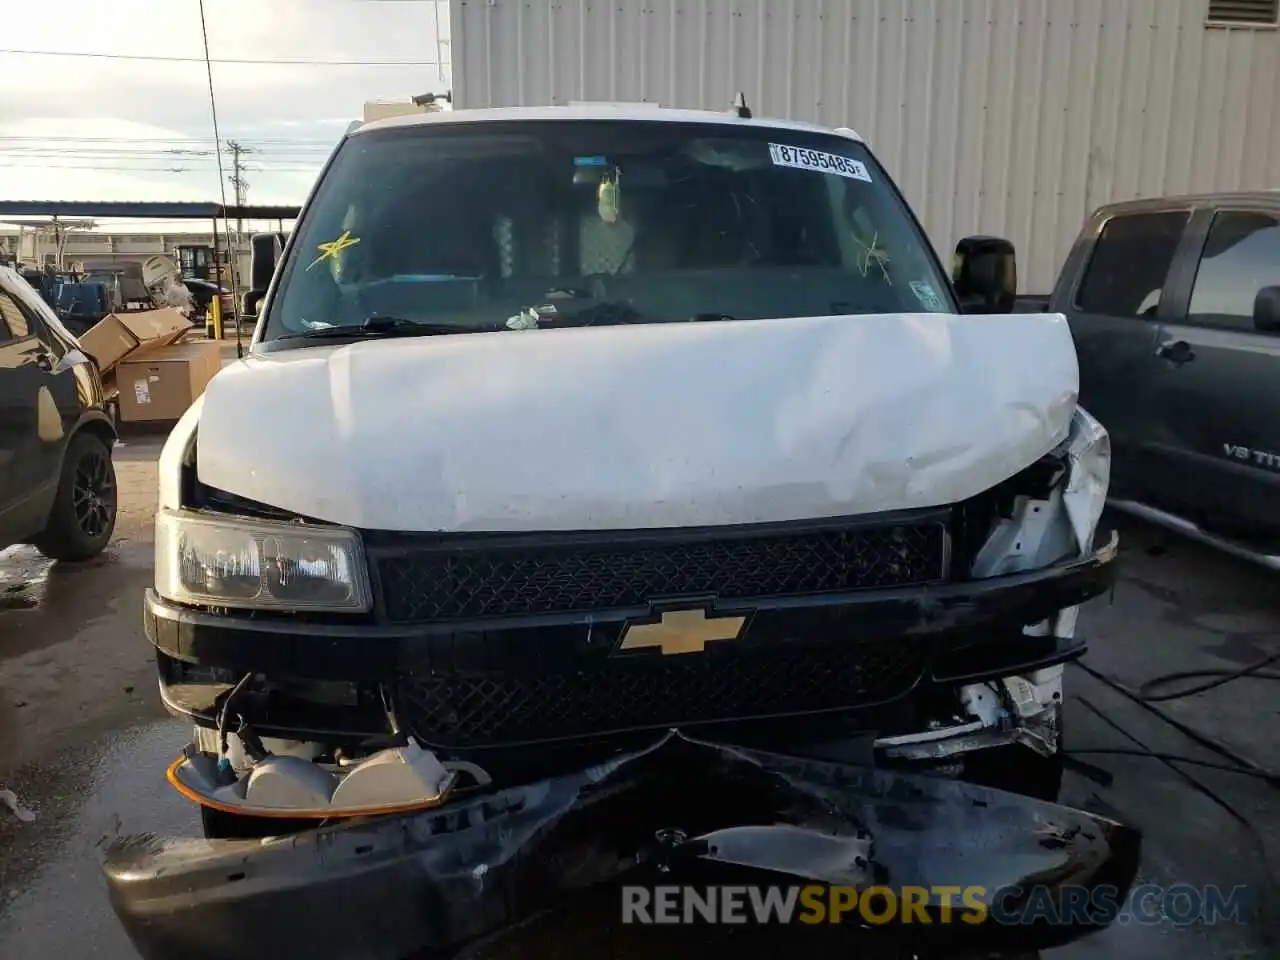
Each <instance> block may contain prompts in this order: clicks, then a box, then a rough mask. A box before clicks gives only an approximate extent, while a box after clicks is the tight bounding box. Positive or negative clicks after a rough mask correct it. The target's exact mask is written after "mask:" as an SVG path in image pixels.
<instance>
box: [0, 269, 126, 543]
mask: <svg viewBox="0 0 1280 960" xmlns="http://www.w3.org/2000/svg"><path fill="white" fill-rule="evenodd" d="M115 439H116V432H115V427H114V426H113V424H112V422H111V419H110V417H109V416H108V415H107V413H106V408H105V404H104V399H103V389H102V380H101V378H100V377H99V375H98V371H97V368H96V367H95V366H94V363H93V361H92V360H90V359H89V358H88V357H87V356H86V355H85V354H84V353H83V352H82V351H81V350H80V347H79V344H77V342H76V339H75V337H73V336H72V335H71V334H70V333H69V332H68V331H67V329H66V328H65V327H64V326H63V325H62V324H61V322H59V320H58V318H57V317H56V316H55V315H54V313H53V311H52V310H50V309H49V307H48V305H47V304H45V303H44V301H43V300H41V299H40V297H39V295H38V294H37V293H36V291H35V290H34V289H32V288H31V286H30V285H29V284H28V283H27V282H26V281H25V280H23V279H22V278H21V277H20V276H19V275H18V274H17V273H16V272H14V271H13V270H12V269H11V268H9V267H0V548H4V547H7V546H9V545H11V544H14V543H31V544H33V545H34V546H35V547H36V549H38V550H39V551H40V552H41V553H43V554H45V556H48V557H51V558H53V559H55V560H87V559H89V558H90V557H93V556H95V555H96V554H98V553H99V552H101V550H102V548H103V547H105V546H106V545H107V542H108V541H109V540H110V539H111V533H112V531H113V530H114V528H115V521H116V478H115V470H114V468H113V466H112V463H111V447H112V445H113V444H114V443H115Z"/></svg>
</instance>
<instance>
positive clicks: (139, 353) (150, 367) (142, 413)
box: [80, 308, 222, 423]
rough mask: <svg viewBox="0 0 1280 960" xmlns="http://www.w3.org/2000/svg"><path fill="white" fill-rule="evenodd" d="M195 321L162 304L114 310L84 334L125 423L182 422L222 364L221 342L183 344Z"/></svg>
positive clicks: (83, 344) (83, 340)
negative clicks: (153, 307) (160, 306)
mask: <svg viewBox="0 0 1280 960" xmlns="http://www.w3.org/2000/svg"><path fill="white" fill-rule="evenodd" d="M190 330H191V322H190V321H189V320H187V318H186V317H184V316H183V315H182V314H181V313H180V312H179V311H177V310H173V309H169V308H163V309H160V310H144V311H140V312H138V313H112V314H108V315H107V316H105V317H103V318H102V320H100V321H99V322H98V323H97V324H95V325H94V327H93V328H92V329H91V330H89V332H88V333H86V334H85V335H84V336H82V337H80V347H81V349H82V350H84V352H85V353H87V354H88V355H89V356H90V357H92V358H93V361H94V363H96V364H97V365H98V370H99V372H101V374H102V380H103V384H104V385H105V386H106V388H107V393H108V396H118V401H117V402H118V404H119V410H120V419H121V420H122V421H124V422H126V423H135V422H139V421H167V420H177V419H178V418H179V417H181V416H182V414H183V413H184V412H185V411H186V409H187V407H189V406H191V404H192V403H193V402H194V401H195V399H196V397H198V396H200V394H201V393H203V392H204V388H205V387H206V386H207V385H208V383H209V381H210V380H212V379H213V378H214V376H215V375H216V374H217V372H218V370H219V369H220V368H221V365H222V362H221V358H220V355H219V351H218V345H217V344H216V343H210V342H208V341H198V340H197V341H193V342H190V343H181V342H179V341H181V340H182V338H183V337H184V336H186V335H187V333H188V332H189V331H190Z"/></svg>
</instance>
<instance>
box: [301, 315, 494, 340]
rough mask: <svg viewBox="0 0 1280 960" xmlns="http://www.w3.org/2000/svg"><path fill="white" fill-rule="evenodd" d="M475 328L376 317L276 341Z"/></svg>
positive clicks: (469, 330) (439, 332) (428, 333)
mask: <svg viewBox="0 0 1280 960" xmlns="http://www.w3.org/2000/svg"><path fill="white" fill-rule="evenodd" d="M476 332H479V331H478V329H477V328H475V327H463V326H459V325H458V324H453V323H430V322H421V323H420V322H418V321H416V320H407V319H405V318H404V317H387V316H381V315H378V314H375V315H374V316H372V317H368V318H366V319H365V320H364V322H363V323H347V324H342V325H340V326H337V327H317V328H316V329H315V330H307V331H305V332H303V333H286V334H284V335H283V336H280V337H276V339H277V340H334V339H346V338H350V337H355V338H359V337H369V338H377V337H430V336H433V335H443V334H450V333H476Z"/></svg>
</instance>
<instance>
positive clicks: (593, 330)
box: [197, 313, 1079, 532]
mask: <svg viewBox="0 0 1280 960" xmlns="http://www.w3.org/2000/svg"><path fill="white" fill-rule="evenodd" d="M1078 381H1079V371H1078V369H1077V365H1076V354H1075V348H1074V345H1073V342H1072V339H1071V334H1070V332H1069V330H1068V328H1067V324H1066V319H1065V318H1064V317H1063V316H1061V315H1058V314H1043V313H1041V314H1026V315H1009V314H1004V315H992V316H973V315H924V314H884V315H873V316H837V317H806V318H794V319H793V318H788V319H783V320H748V321H724V322H704V323H665V324H644V325H636V326H630V327H620V326H608V327H588V328H577V329H565V330H539V331H512V332H499V333H477V334H462V335H457V336H430V337H420V338H411V339H403V338H402V339H384V340H374V341H361V342H357V343H354V344H350V345H343V346H323V347H321V346H317V347H307V348H300V349H297V350H285V351H280V352H273V353H256V354H251V355H250V356H249V357H247V358H246V359H244V360H242V361H238V362H236V363H234V364H232V365H231V366H229V367H228V368H227V369H225V370H223V371H222V372H221V373H220V374H219V375H218V376H217V377H215V378H214V380H213V382H212V383H210V384H209V387H208V389H207V392H206V395H205V398H204V404H203V411H202V413H201V415H200V425H199V433H198V441H197V443H198V446H197V458H198V472H199V477H200V480H201V481H202V482H203V483H205V484H208V485H210V486H212V487H216V488H218V489H221V490H224V491H227V492H228V493H233V494H236V495H238V496H241V497H245V498H248V499H250V500H255V501H258V502H259V503H264V504H269V505H271V506H274V507H279V508H282V509H285V510H289V511H293V512H296V513H298V514H300V515H303V516H307V517H312V518H315V519H318V520H325V521H330V522H333V523H339V524H346V525H349V526H353V527H360V528H364V529H376V530H392V531H421V532H431V531H439V532H462V531H536V530H601V529H639V528H654V527H681V526H708V525H718V524H739V523H761V522H770V521H785V520H796V519H802V518H821V517H836V516H850V515H856V514H865V513H876V512H880V511H888V510H904V509H911V508H920V507H930V506H939V505H942V504H949V503H955V502H957V501H960V500H964V499H966V498H968V497H971V496H973V495H975V494H978V493H980V492H982V491H983V490H986V489H988V488H990V487H992V486H994V485H995V484H996V483H998V482H999V481H1001V480H1003V479H1005V478H1007V477H1009V476H1011V475H1012V474H1014V473H1016V472H1018V471H1019V470H1021V469H1023V468H1025V467H1027V466H1029V465H1031V464H1032V463H1034V462H1035V461H1036V460H1037V459H1038V458H1040V457H1041V456H1043V455H1044V454H1045V453H1047V452H1048V451H1050V450H1051V449H1053V447H1054V446H1056V445H1057V444H1058V443H1060V442H1061V441H1062V440H1063V439H1064V438H1065V437H1066V436H1067V433H1068V430H1069V427H1070V422H1071V416H1072V414H1073V412H1074V410H1075V407H1076V397H1077V393H1078Z"/></svg>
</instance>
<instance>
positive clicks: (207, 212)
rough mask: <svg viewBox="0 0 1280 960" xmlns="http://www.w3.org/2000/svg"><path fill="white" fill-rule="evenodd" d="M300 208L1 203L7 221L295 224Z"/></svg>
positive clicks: (97, 201) (12, 201) (70, 202)
mask: <svg viewBox="0 0 1280 960" xmlns="http://www.w3.org/2000/svg"><path fill="white" fill-rule="evenodd" d="M300 209H301V208H299V207H284V206H225V207H224V206H223V205H222V204H220V203H145V202H133V201H115V200H108V201H101V200H83V201H82V200H0V216H4V217H88V218H94V217H102V218H107V217H122V218H125V217H127V218H130V219H138V220H215V219H221V218H223V217H226V218H227V219H230V220H296V219H297V217H298V211H299V210H300Z"/></svg>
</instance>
